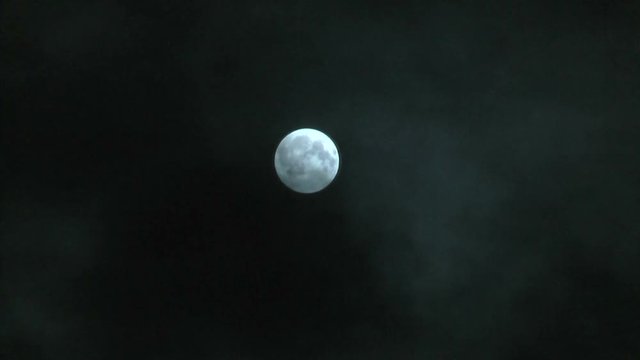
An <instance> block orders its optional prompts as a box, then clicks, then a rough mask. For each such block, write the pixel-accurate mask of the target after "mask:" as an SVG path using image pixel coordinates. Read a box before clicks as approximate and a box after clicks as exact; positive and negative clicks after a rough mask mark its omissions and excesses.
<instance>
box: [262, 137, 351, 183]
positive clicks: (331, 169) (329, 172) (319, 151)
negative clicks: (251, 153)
mask: <svg viewBox="0 0 640 360" xmlns="http://www.w3.org/2000/svg"><path fill="white" fill-rule="evenodd" d="M274 164H275V167H276V173H277V174H278V177H279V178H280V180H281V181H282V182H283V183H284V184H285V185H286V186H287V187H288V188H290V189H291V190H293V191H296V192H299V193H304V194H310V193H314V192H318V191H320V190H322V189H324V188H325V187H327V186H328V185H329V184H330V183H331V182H332V181H333V179H334V178H335V177H336V174H337V173H338V167H339V166H340V156H339V154H338V149H337V148H336V145H335V144H334V143H333V141H331V139H330V138H329V137H328V136H327V135H325V134H324V133H322V132H320V131H318V130H315V129H298V130H296V131H293V132H291V133H290V134H289V135H287V136H285V137H284V139H282V141H280V144H279V145H278V148H277V149H276V155H275V159H274Z"/></svg>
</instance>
